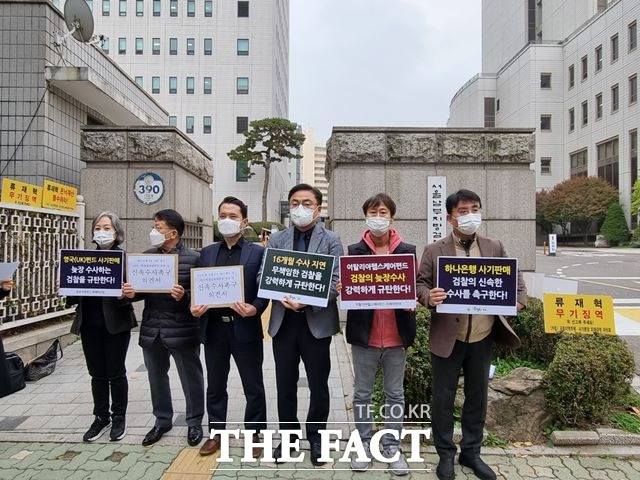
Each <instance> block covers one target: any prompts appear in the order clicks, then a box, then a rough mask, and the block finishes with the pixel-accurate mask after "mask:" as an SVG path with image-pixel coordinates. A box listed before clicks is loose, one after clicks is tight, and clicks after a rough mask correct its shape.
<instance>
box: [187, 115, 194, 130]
mask: <svg viewBox="0 0 640 480" xmlns="http://www.w3.org/2000/svg"><path fill="white" fill-rule="evenodd" d="M185 124H186V127H187V133H193V127H194V122H193V117H191V116H189V117H187V118H186V120H185Z"/></svg>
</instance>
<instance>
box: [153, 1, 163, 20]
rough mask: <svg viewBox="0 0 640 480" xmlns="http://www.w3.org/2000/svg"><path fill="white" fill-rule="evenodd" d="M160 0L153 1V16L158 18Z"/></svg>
mask: <svg viewBox="0 0 640 480" xmlns="http://www.w3.org/2000/svg"><path fill="white" fill-rule="evenodd" d="M160 8H161V7H160V0H153V16H154V17H159V16H160Z"/></svg>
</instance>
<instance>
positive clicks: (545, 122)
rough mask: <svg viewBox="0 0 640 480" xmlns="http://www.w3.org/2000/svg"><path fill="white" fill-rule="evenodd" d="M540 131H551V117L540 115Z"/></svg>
mask: <svg viewBox="0 0 640 480" xmlns="http://www.w3.org/2000/svg"><path fill="white" fill-rule="evenodd" d="M540 130H551V115H540Z"/></svg>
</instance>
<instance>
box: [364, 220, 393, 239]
mask: <svg viewBox="0 0 640 480" xmlns="http://www.w3.org/2000/svg"><path fill="white" fill-rule="evenodd" d="M366 223H367V227H369V231H370V232H371V235H373V236H374V237H382V236H383V235H384V234H386V233H387V232H388V231H389V225H391V221H390V220H389V219H388V218H386V217H367V219H366Z"/></svg>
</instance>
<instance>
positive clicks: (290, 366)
mask: <svg viewBox="0 0 640 480" xmlns="http://www.w3.org/2000/svg"><path fill="white" fill-rule="evenodd" d="M330 346H331V337H327V338H315V337H314V336H313V335H312V334H311V331H310V330H309V326H308V324H307V319H306V317H305V315H304V314H302V315H295V316H294V315H290V314H288V315H286V316H285V318H284V320H283V321H282V325H281V326H280V330H279V331H278V333H277V334H276V336H275V337H273V357H274V360H275V364H276V385H277V388H278V419H279V421H280V428H281V429H287V430H297V429H299V428H300V423H299V422H298V377H299V370H298V369H299V365H300V360H301V359H302V362H303V363H304V369H305V371H306V373H307V380H308V381H309V391H310V394H311V395H310V402H309V412H308V413H307V425H306V432H307V439H308V440H309V442H312V443H314V442H319V441H320V434H319V433H318V430H321V429H325V428H326V426H327V418H328V417H329V403H330V399H331V396H330V394H329V383H328V382H329V372H330V371H331V357H330V350H329V348H330Z"/></svg>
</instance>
